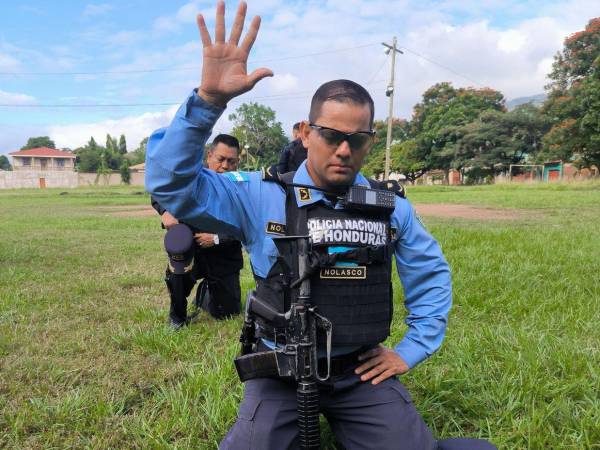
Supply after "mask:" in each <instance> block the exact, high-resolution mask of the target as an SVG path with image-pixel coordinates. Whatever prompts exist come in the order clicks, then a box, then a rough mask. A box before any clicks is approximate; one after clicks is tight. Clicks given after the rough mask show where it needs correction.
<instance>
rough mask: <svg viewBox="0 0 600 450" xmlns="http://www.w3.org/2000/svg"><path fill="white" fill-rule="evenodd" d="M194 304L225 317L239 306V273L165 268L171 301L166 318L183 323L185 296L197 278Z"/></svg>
mask: <svg viewBox="0 0 600 450" xmlns="http://www.w3.org/2000/svg"><path fill="white" fill-rule="evenodd" d="M200 279H201V280H202V281H201V283H200V285H199V286H198V289H197V295H196V299H197V305H198V306H201V307H202V308H203V309H204V310H205V311H207V312H208V313H209V314H210V315H211V316H212V317H214V318H215V319H226V318H228V317H230V316H232V315H235V314H239V313H240V310H241V289H240V273H239V272H233V273H230V274H226V275H221V276H216V275H214V274H211V275H209V276H206V277H202V274H200V273H198V272H197V271H195V270H193V269H192V271H190V272H188V273H185V274H174V273H172V272H171V271H170V270H169V268H167V271H166V276H165V282H166V283H167V288H168V289H169V294H170V297H171V305H170V308H169V318H170V319H171V320H172V321H173V322H175V323H184V322H185V321H186V318H187V297H188V296H189V295H190V293H191V292H192V289H193V288H194V285H195V284H196V282H197V281H198V280H200Z"/></svg>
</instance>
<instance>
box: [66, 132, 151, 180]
mask: <svg viewBox="0 0 600 450" xmlns="http://www.w3.org/2000/svg"><path fill="white" fill-rule="evenodd" d="M121 137H122V138H124V136H123V135H121ZM123 142H124V141H123ZM144 152H145V148H144ZM74 153H75V155H76V157H77V159H76V160H75V162H76V165H77V170H78V171H79V172H96V173H99V174H108V173H110V172H111V171H115V170H121V166H122V165H123V162H124V160H125V159H126V157H125V155H124V154H122V153H121V152H120V149H119V145H118V144H117V140H116V139H115V138H113V137H112V136H111V135H110V134H107V135H106V147H102V146H100V145H98V144H97V143H96V141H95V139H94V138H93V137H92V138H90V140H89V142H88V143H87V145H85V146H84V147H80V148H78V149H76V150H75V152H74ZM128 162H129V161H128ZM127 167H129V165H128V166H127Z"/></svg>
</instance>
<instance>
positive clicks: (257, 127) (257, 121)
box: [229, 103, 288, 170]
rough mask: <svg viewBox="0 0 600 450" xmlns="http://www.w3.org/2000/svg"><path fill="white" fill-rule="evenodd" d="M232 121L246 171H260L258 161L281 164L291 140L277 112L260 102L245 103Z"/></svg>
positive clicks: (267, 164) (230, 117)
mask: <svg viewBox="0 0 600 450" xmlns="http://www.w3.org/2000/svg"><path fill="white" fill-rule="evenodd" d="M229 120H231V121H233V123H234V127H233V130H232V131H231V134H232V135H233V136H235V137H236V138H237V139H238V140H239V141H240V145H241V148H242V155H241V157H242V158H241V159H242V164H241V165H242V166H243V167H241V168H242V169H244V170H248V169H254V168H256V167H255V166H256V161H259V162H260V164H261V165H264V166H269V165H271V164H274V163H276V162H277V161H278V159H279V153H280V152H281V150H282V149H283V147H284V146H285V145H286V144H287V143H288V139H287V137H286V136H285V133H284V132H283V128H282V127H281V122H278V121H277V119H276V116H275V111H273V110H272V109H271V108H269V107H268V106H264V105H260V104H258V103H244V104H242V105H240V106H239V107H238V108H237V109H236V110H235V113H232V114H230V115H229ZM246 146H248V148H247V149H246ZM246 150H248V153H246Z"/></svg>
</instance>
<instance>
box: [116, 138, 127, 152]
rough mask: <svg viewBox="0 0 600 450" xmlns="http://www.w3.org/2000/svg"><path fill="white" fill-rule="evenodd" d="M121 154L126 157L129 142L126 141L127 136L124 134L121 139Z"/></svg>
mask: <svg viewBox="0 0 600 450" xmlns="http://www.w3.org/2000/svg"><path fill="white" fill-rule="evenodd" d="M118 149H119V153H120V154H121V155H124V154H126V153H127V141H126V140H125V135H124V134H122V135H121V137H120V138H119V147H118Z"/></svg>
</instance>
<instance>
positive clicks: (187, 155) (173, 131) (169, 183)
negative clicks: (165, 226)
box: [145, 93, 223, 217]
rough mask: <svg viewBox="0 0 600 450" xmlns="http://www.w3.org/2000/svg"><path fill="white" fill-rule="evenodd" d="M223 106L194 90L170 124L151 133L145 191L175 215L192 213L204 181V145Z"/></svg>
mask: <svg viewBox="0 0 600 450" xmlns="http://www.w3.org/2000/svg"><path fill="white" fill-rule="evenodd" d="M222 112H223V109H221V108H217V107H215V106H213V105H209V104H207V103H206V102H205V101H204V100H202V99H201V98H200V97H198V96H197V95H196V94H195V93H192V95H190V96H189V97H188V99H187V101H186V102H185V103H184V104H183V105H182V106H181V107H180V108H179V110H178V111H177V113H176V115H175V118H174V119H173V121H172V123H171V125H170V126H169V127H168V128H166V129H161V130H158V131H156V132H154V133H153V134H152V136H151V137H150V139H149V141H148V148H147V155H146V168H145V170H146V180H145V181H146V190H148V192H150V193H151V194H152V196H153V197H154V198H155V200H156V201H157V202H158V203H159V204H160V205H161V206H162V207H164V208H166V209H167V210H169V211H171V212H172V213H173V214H174V215H175V216H176V217H179V216H180V215H182V214H184V213H185V212H186V210H187V212H189V209H190V207H192V206H193V205H191V204H190V203H193V202H194V188H195V187H196V186H197V185H198V184H200V183H201V181H200V180H199V178H201V177H202V172H203V171H202V170H201V168H202V160H203V154H204V145H205V143H206V141H207V140H208V137H209V136H210V134H211V132H212V127H213V125H214V124H215V122H216V121H217V119H218V118H219V117H220V115H221V114H222Z"/></svg>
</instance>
